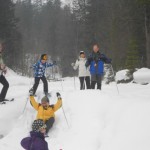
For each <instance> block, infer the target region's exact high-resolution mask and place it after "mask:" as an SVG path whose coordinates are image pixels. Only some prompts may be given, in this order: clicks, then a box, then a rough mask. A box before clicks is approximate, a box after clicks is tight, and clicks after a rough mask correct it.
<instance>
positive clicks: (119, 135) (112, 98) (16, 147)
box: [0, 72, 150, 150]
mask: <svg viewBox="0 0 150 150" xmlns="http://www.w3.org/2000/svg"><path fill="white" fill-rule="evenodd" d="M7 79H8V81H9V83H10V89H9V92H8V96H7V98H11V97H14V98H15V101H14V102H9V103H8V104H6V105H0V112H1V115H0V134H4V136H5V137H4V138H2V139H0V150H23V148H22V147H21V146H20V141H21V139H22V138H24V137H26V136H28V135H29V131H30V130H31V124H32V121H33V120H34V119H35V115H36V112H35V111H34V109H33V108H32V107H31V106H30V103H29V102H28V104H27V109H26V110H25V113H24V114H23V115H22V112H23V108H24V105H25V103H26V101H27V100H28V96H27V95H28V90H29V88H30V87H31V85H32V84H33V82H34V81H33V79H29V78H27V77H21V76H18V75H16V74H14V73H12V72H9V74H8V76H7ZM75 83H76V84H75V86H76V88H74V78H69V77H68V78H65V79H64V81H62V82H60V81H59V82H50V83H49V91H51V93H52V98H51V103H55V102H56V100H57V99H56V96H55V93H56V91H59V92H60V93H61V94H62V97H63V108H64V110H65V113H66V116H67V119H68V122H69V127H68V126H67V124H66V121H65V117H64V115H63V111H62V109H60V110H59V111H58V112H57V113H56V122H55V125H54V127H53V129H52V130H51V131H50V133H49V136H50V137H49V138H46V140H47V142H48V144H49V149H50V150H60V149H62V150H149V149H150V119H149V118H150V117H149V116H150V94H149V93H150V92H149V90H150V85H149V84H148V85H138V84H133V83H129V84H119V85H118V88H119V92H120V94H118V93H117V89H116V85H115V83H111V84H110V85H103V89H102V91H98V90H85V91H80V90H79V81H78V78H75ZM0 87H1V86H0ZM42 88H43V85H42V84H40V86H39V88H38V91H37V93H38V96H37V100H38V101H39V102H40V99H41V97H42V96H43V92H42Z"/></svg>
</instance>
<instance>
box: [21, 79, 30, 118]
mask: <svg viewBox="0 0 150 150" xmlns="http://www.w3.org/2000/svg"><path fill="white" fill-rule="evenodd" d="M31 83H32V78H31V80H30V84H29V90H30V86H31ZM29 90H28V91H29ZM28 100H29V97H27V100H26V103H25V106H24V109H23V112H22V115H23V114H24V112H25V110H26V107H27V104H28Z"/></svg>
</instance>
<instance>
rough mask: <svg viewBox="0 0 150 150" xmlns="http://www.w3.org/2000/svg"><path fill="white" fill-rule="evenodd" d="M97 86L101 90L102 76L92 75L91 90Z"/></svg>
mask: <svg viewBox="0 0 150 150" xmlns="http://www.w3.org/2000/svg"><path fill="white" fill-rule="evenodd" d="M96 84H97V89H99V90H101V87H102V75H98V74H96V75H91V89H95V85H96Z"/></svg>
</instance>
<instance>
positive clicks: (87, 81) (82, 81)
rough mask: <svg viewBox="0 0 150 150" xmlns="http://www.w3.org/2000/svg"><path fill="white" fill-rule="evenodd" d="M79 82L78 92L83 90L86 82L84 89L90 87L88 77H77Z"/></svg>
mask: <svg viewBox="0 0 150 150" xmlns="http://www.w3.org/2000/svg"><path fill="white" fill-rule="evenodd" d="M79 80H80V90H84V89H85V82H86V88H87V89H90V88H91V85H90V77H89V76H87V77H79Z"/></svg>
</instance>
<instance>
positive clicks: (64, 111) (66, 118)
mask: <svg viewBox="0 0 150 150" xmlns="http://www.w3.org/2000/svg"><path fill="white" fill-rule="evenodd" d="M62 111H63V114H64V117H65V120H66V123H67V126H68V128H69V123H68V120H67V117H66V114H65V111H64V108H63V106H62Z"/></svg>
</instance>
